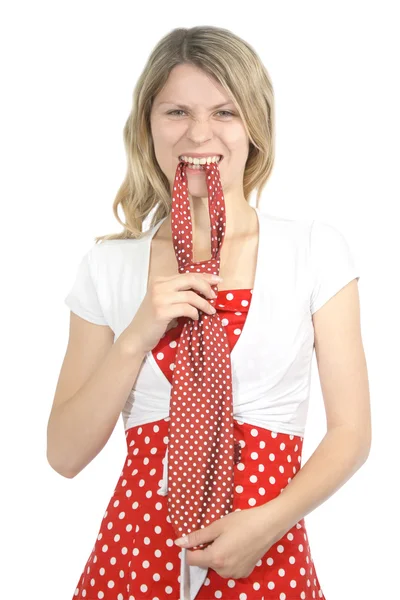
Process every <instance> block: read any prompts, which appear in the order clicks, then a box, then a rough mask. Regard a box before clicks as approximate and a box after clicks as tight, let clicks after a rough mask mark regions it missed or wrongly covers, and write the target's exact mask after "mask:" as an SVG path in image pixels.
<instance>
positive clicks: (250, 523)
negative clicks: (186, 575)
mask: <svg viewBox="0 0 400 600" xmlns="http://www.w3.org/2000/svg"><path fill="white" fill-rule="evenodd" d="M273 515H274V512H273V511H268V507H267V506H266V505H262V506H257V507H255V508H249V509H244V510H240V511H235V512H231V513H229V514H228V515H225V516H224V517H221V518H220V519H217V520H216V521H214V522H213V523H211V525H209V526H208V527H204V528H203V529H198V530H196V531H192V533H190V534H188V536H187V537H188V539H189V543H187V544H182V545H181V544H178V545H179V546H180V547H182V548H191V547H192V546H199V545H200V544H204V543H207V542H212V543H211V544H210V545H209V546H207V547H206V548H203V549H202V550H193V551H189V552H187V553H186V562H187V564H188V565H191V566H194V565H196V566H198V567H203V568H208V567H210V568H211V569H214V571H216V572H217V573H218V575H220V576H221V577H225V578H230V577H232V578H233V579H240V578H241V577H248V576H249V575H250V573H251V572H252V571H253V569H254V567H255V566H256V564H257V562H258V561H259V560H260V558H261V557H262V556H263V555H264V554H265V553H266V552H267V551H268V550H269V548H270V547H271V546H272V545H273V544H275V543H276V542H277V541H278V540H279V539H280V538H281V537H282V535H283V533H282V532H281V531H280V530H279V527H277V524H276V523H274V518H273ZM179 539H182V538H179ZM176 542H177V540H176V541H175V543H176Z"/></svg>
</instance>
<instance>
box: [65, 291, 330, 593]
mask: <svg viewBox="0 0 400 600" xmlns="http://www.w3.org/2000/svg"><path fill="white" fill-rule="evenodd" d="M251 295H252V290H247V289H241V290H231V291H227V290H223V291H218V298H217V299H216V304H215V306H216V308H217V310H218V312H219V315H220V317H221V319H222V324H223V326H224V327H225V328H226V332H227V336H228V340H229V344H230V349H231V351H232V349H233V347H234V346H235V343H236V342H237V340H238V339H239V336H240V333H241V330H242V328H243V325H244V322H245V319H246V316H247V312H248V310H249V306H250V304H251ZM185 319H187V317H181V318H179V319H177V321H178V325H177V326H176V327H174V328H172V329H170V330H169V331H167V332H166V333H165V335H164V336H163V337H162V338H161V340H160V342H159V343H158V344H157V346H156V347H155V348H154V349H153V351H152V353H153V356H154V358H155V360H156V361H157V364H158V366H159V368H160V369H161V371H162V372H163V374H164V375H165V377H166V378H167V379H168V380H169V381H170V382H171V381H172V372H173V369H174V367H175V365H174V358H175V353H176V350H175V349H176V347H177V340H179V337H180V333H181V331H182V327H183V324H184V322H185ZM168 422H169V418H166V419H161V420H158V421H153V422H151V423H147V424H145V425H141V426H138V427H130V428H129V429H127V431H126V443H127V456H126V460H125V463H124V467H123V470H122V473H121V475H120V477H119V480H118V482H117V485H116V488H115V490H114V493H113V496H112V497H111V499H110V501H109V504H108V506H107V509H106V512H105V514H104V517H103V520H102V523H101V525H100V530H99V533H98V536H97V539H96V541H95V544H94V547H93V549H92V552H91V554H90V556H89V558H88V560H87V563H86V565H85V568H84V570H83V573H82V574H81V576H80V579H79V581H78V584H77V587H76V590H75V594H74V596H73V598H74V599H75V600H83V599H85V600H99V599H104V600H142V599H143V600H144V599H151V600H167V599H170V600H186V598H180V568H181V552H182V549H180V548H179V547H178V546H176V545H175V544H174V540H175V539H176V535H175V534H174V530H173V527H172V525H171V521H170V518H169V516H168V510H167V496H166V495H162V494H160V489H161V486H162V484H163V470H164V462H165V454H166V448H167V445H168ZM234 433H235V440H237V441H238V443H239V448H238V450H239V452H238V453H237V454H236V456H235V466H234V503H233V511H235V510H242V509H248V508H251V507H255V506H260V505H262V504H265V503H266V502H268V501H270V500H272V499H273V498H275V497H276V496H278V495H279V494H280V492H281V490H282V489H283V488H285V487H286V485H287V484H288V483H289V482H290V480H291V479H292V478H293V477H294V476H295V475H296V473H297V472H298V471H299V470H300V468H301V456H302V446H303V438H302V437H300V436H296V435H289V434H286V433H281V432H276V431H272V430H269V429H264V428H260V427H254V426H253V425H249V424H247V423H243V422H241V421H239V420H238V419H235V418H234ZM215 598H222V599H223V600H312V599H320V598H322V599H325V596H324V595H323V593H322V591H321V587H320V584H319V581H318V577H317V574H316V571H315V567H314V562H313V559H312V556H311V551H310V546H309V544H308V538H307V533H306V528H305V523H304V519H301V520H300V521H299V522H298V523H296V524H295V525H294V526H293V527H292V528H291V529H290V530H289V531H287V532H286V533H285V535H284V536H283V537H282V538H281V539H280V540H278V542H276V543H275V544H274V545H273V546H271V548H270V549H269V550H268V551H267V553H266V554H265V555H264V556H263V557H262V558H261V559H260V560H259V561H258V563H257V564H256V565H255V567H254V569H253V571H252V572H251V573H250V575H249V576H248V577H246V578H242V579H227V578H223V577H221V576H219V575H218V574H217V573H216V571H214V570H213V569H211V568H210V569H209V570H208V574H207V577H206V579H205V581H204V584H203V585H202V586H201V588H200V590H199V591H198V593H197V595H196V600H214V599H215ZM192 600H193V599H192Z"/></svg>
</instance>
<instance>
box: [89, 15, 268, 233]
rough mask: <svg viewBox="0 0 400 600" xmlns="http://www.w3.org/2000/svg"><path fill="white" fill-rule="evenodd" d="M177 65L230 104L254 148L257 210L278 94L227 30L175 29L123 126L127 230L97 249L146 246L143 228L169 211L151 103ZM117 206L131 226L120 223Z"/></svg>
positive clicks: (119, 200) (250, 174)
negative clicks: (202, 77) (211, 82)
mask: <svg viewBox="0 0 400 600" xmlns="http://www.w3.org/2000/svg"><path fill="white" fill-rule="evenodd" d="M179 64H192V65H193V66H196V67H199V68H201V69H202V70H203V71H204V72H205V73H207V74H209V75H211V76H212V77H214V78H215V79H216V80H217V81H218V82H219V83H220V84H221V85H222V86H223V87H224V89H225V90H226V91H227V92H228V93H229V95H230V96H231V97H232V99H233V101H234V103H235V105H236V109H237V111H238V112H239V114H240V116H241V118H242V120H243V123H244V127H245V129H246V132H247V135H248V136H249V139H250V142H251V143H250V150H249V154H248V158H247V161H246V166H245V170H244V175H243V193H244V196H245V198H246V200H247V202H248V201H249V198H250V194H251V192H252V191H253V189H256V190H257V197H256V205H257V207H258V204H259V199H260V196H261V192H262V190H263V188H264V186H265V184H266V182H267V180H268V178H269V175H270V173H271V170H272V167H273V164H274V157H275V109H274V93H273V87H272V83H271V80H270V77H269V75H268V72H267V70H266V68H265V67H264V65H263V63H262V62H261V60H260V58H259V57H258V56H257V54H256V52H255V51H254V50H253V48H252V47H251V46H250V45H249V44H248V43H247V42H245V41H244V40H242V39H241V38H239V37H238V36H236V35H235V34H233V33H232V32H231V31H229V30H227V29H222V28H220V27H213V26H197V27H192V28H190V29H186V28H177V29H173V30H172V31H171V32H170V33H168V34H167V35H166V36H164V37H163V38H162V39H161V40H160V41H159V42H158V44H157V45H156V47H155V48H154V50H153V52H152V53H151V55H150V57H149V58H148V61H147V64H146V66H145V68H144V70H143V72H142V73H141V75H140V77H139V79H138V81H137V84H136V86H135V89H134V93H133V104H132V109H131V112H130V114H129V116H128V119H127V121H126V123H125V126H124V130H123V137H124V145H125V150H126V154H127V172H126V176H125V179H124V181H123V183H122V185H121V187H120V188H119V190H118V193H117V195H116V197H115V200H114V203H113V213H114V215H115V218H116V219H117V221H118V222H119V223H120V224H121V225H123V227H124V230H123V231H122V232H120V233H115V234H108V235H104V236H98V237H96V238H95V242H96V243H97V242H98V241H100V240H117V239H119V240H123V239H130V238H135V239H137V238H141V237H142V236H143V235H144V233H145V232H143V231H142V230H143V227H142V225H143V221H144V220H145V219H146V218H147V216H148V215H149V213H150V212H151V211H152V210H153V209H154V208H155V207H156V206H157V205H158V206H157V208H156V210H155V211H154V215H153V218H152V221H151V224H150V227H154V226H155V225H156V224H157V223H158V222H159V221H160V220H161V219H162V218H164V217H166V216H168V215H169V213H170V211H171V202H172V198H171V194H170V184H169V182H168V179H167V177H166V176H165V175H164V173H163V172H162V170H161V169H160V167H159V165H158V163H157V160H156V157H155V153H154V147H153V140H152V135H151V131H150V112H151V108H152V103H153V99H154V98H155V96H156V95H157V94H158V93H159V92H160V91H161V89H162V88H163V87H164V85H165V84H166V81H167V79H168V76H169V73H170V71H171V70H172V69H173V68H174V67H175V66H176V65H179ZM119 206H121V208H122V210H123V213H124V215H125V218H126V223H123V222H122V221H121V219H120V218H119V216H118V207H119Z"/></svg>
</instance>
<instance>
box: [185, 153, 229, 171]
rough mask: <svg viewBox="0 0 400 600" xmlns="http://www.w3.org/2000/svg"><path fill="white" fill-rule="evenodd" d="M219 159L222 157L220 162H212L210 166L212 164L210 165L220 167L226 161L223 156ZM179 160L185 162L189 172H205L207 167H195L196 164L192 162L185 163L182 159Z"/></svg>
mask: <svg viewBox="0 0 400 600" xmlns="http://www.w3.org/2000/svg"><path fill="white" fill-rule="evenodd" d="M219 157H220V158H219V161H218V162H210V163H209V164H210V165H220V164H221V162H222V161H223V160H224V157H223V155H222V154H220V155H219ZM179 160H180V161H181V162H184V164H185V165H187V169H188V170H189V171H204V170H205V166H206V165H195V164H193V163H191V162H187V161H184V160H183V158H180V159H179ZM207 164H208V163H207Z"/></svg>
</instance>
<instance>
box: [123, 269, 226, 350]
mask: <svg viewBox="0 0 400 600" xmlns="http://www.w3.org/2000/svg"><path fill="white" fill-rule="evenodd" d="M213 278H214V279H213ZM218 283H220V281H219V280H218V279H215V276H214V275H211V274H210V273H180V274H178V275H173V276H172V277H157V278H155V279H154V280H153V281H152V282H151V283H149V286H148V289H147V293H146V295H145V297H144V298H143V301H142V303H141V305H140V306H139V308H138V310H137V312H136V314H135V316H134V318H133V319H132V321H131V323H130V324H129V325H128V327H127V328H126V329H125V330H124V332H123V333H124V336H125V338H128V339H129V338H130V337H131V336H132V339H133V340H135V342H134V343H135V345H136V346H137V343H138V342H139V345H140V350H141V351H142V352H143V353H147V352H150V351H151V350H153V348H154V347H155V346H156V345H157V344H158V342H159V341H160V339H161V337H162V336H163V335H164V333H165V332H166V331H168V330H169V329H171V328H172V327H174V326H175V325H177V322H173V321H174V319H177V318H179V317H189V318H190V319H196V320H197V319H198V318H199V310H202V311H203V312H206V313H208V314H210V315H211V314H214V313H215V310H212V309H213V307H212V305H211V304H210V303H209V302H207V300H206V299H205V298H216V294H214V290H213V288H212V286H214V287H217V286H218ZM193 290H196V291H193ZM196 292H200V293H201V294H203V296H205V298H202V297H201V296H200V295H199V294H197V293H196Z"/></svg>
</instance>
